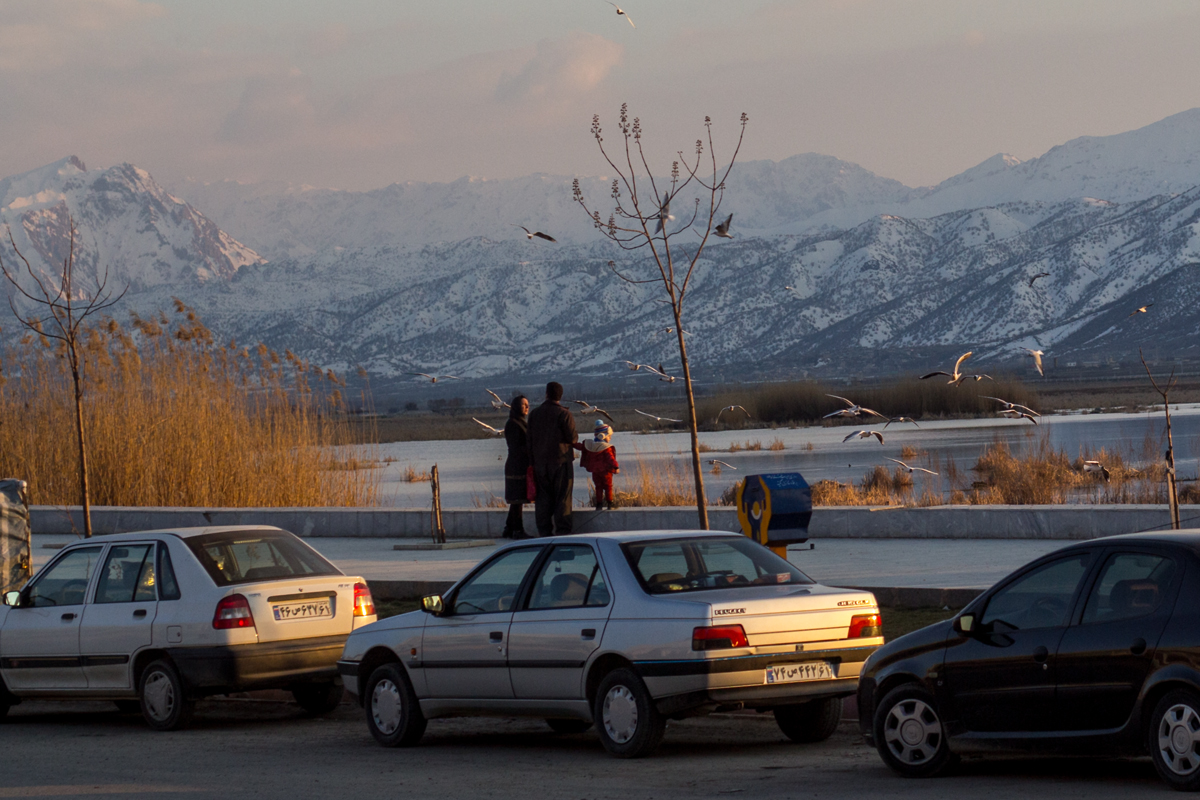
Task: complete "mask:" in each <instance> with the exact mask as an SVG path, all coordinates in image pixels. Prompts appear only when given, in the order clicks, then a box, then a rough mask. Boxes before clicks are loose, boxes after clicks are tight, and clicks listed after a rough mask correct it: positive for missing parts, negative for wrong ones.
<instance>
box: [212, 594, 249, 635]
mask: <svg viewBox="0 0 1200 800" xmlns="http://www.w3.org/2000/svg"><path fill="white" fill-rule="evenodd" d="M213 627H214V628H216V629H217V630H219V631H222V630H225V629H227V628H253V627H254V615H253V614H251V613H250V601H249V600H247V599H246V598H245V597H242V596H241V595H240V594H231V595H229V597H222V598H221V602H219V603H217V611H216V613H215V614H213Z"/></svg>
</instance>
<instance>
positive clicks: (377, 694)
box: [371, 678, 403, 736]
mask: <svg viewBox="0 0 1200 800" xmlns="http://www.w3.org/2000/svg"><path fill="white" fill-rule="evenodd" d="M402 716H403V707H402V705H401V703H400V689H399V688H398V687H397V686H396V684H394V683H392V682H391V681H390V680H388V679H387V678H384V679H383V680H381V681H380V682H379V683H377V684H375V691H374V692H372V693H371V717H372V719H374V721H375V727H376V728H378V729H379V732H380V733H382V734H383V735H385V736H389V735H391V734H393V733H395V732H396V729H397V728H399V727H400V719H401V717H402Z"/></svg>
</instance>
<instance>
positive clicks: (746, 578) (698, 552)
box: [621, 536, 813, 594]
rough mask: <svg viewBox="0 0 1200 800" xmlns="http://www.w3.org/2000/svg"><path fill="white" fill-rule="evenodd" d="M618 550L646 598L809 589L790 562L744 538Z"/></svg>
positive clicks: (669, 542) (675, 541) (656, 543)
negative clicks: (769, 588) (798, 586)
mask: <svg viewBox="0 0 1200 800" xmlns="http://www.w3.org/2000/svg"><path fill="white" fill-rule="evenodd" d="M621 547H622V549H623V550H624V551H625V557H626V558H627V559H629V565H630V566H631V567H632V568H633V572H634V574H635V575H637V576H638V579H639V580H640V581H641V583H642V586H643V588H645V590H646V591H647V592H649V593H650V594H673V593H676V592H698V591H709V590H712V589H735V588H737V587H739V586H775V585H779V584H809V583H813V580H812V579H811V578H809V577H808V576H807V575H805V574H804V573H803V572H801V571H800V570H798V569H796V568H795V567H794V566H792V565H791V564H790V563H789V562H787V561H785V560H784V559H782V558H780V557H779V556H777V555H775V554H774V553H772V552H771V551H770V550H768V549H766V548H765V547H763V546H761V545H759V544H756V543H755V542H752V541H750V540H749V539H747V538H746V537H744V536H731V537H729V538H728V539H715V538H711V537H704V538H700V537H697V538H695V539H663V540H659V541H650V542H627V543H625V544H623V545H622V546H621Z"/></svg>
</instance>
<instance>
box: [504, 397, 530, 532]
mask: <svg viewBox="0 0 1200 800" xmlns="http://www.w3.org/2000/svg"><path fill="white" fill-rule="evenodd" d="M528 415H529V400H528V399H527V398H526V397H525V395H523V394H519V395H517V396H516V397H514V398H513V401H512V406H511V408H509V411H508V422H507V423H505V425H504V441H505V442H506V443H507V444H508V460H506V461H505V462H504V499H505V501H507V502H508V519H506V520H505V521H504V538H505V539H525V538H528V537H527V536H526V534H525V519H524V514H523V508H522V506H524V504H525V503H528V502H529V494H528V491H529V490H528V484H527V482H526V476H527V474H528V472H529V448H528V444H527V441H526V440H527V438H528V434H529V429H528V427H527V422H528V418H529V417H528Z"/></svg>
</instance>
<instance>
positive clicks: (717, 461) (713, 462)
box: [708, 458, 737, 470]
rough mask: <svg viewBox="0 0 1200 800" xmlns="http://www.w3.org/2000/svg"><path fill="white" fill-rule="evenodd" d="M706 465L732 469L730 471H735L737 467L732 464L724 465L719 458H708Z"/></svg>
mask: <svg viewBox="0 0 1200 800" xmlns="http://www.w3.org/2000/svg"><path fill="white" fill-rule="evenodd" d="M708 463H709V464H711V465H712V466H714V467H728V468H729V469H732V470H736V469H737V467H735V466H734V465H733V464H726V463H725V462H724V461H722V460H721V459H719V458H710V459H709V460H708Z"/></svg>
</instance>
